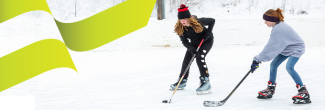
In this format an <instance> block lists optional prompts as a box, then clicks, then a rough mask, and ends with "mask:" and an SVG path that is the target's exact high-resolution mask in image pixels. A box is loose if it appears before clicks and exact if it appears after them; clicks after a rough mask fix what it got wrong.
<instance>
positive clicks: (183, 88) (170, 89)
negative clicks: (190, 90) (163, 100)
mask: <svg viewBox="0 0 325 110" xmlns="http://www.w3.org/2000/svg"><path fill="white" fill-rule="evenodd" d="M184 89H185V88H184V87H183V88H177V90H184ZM169 90H170V91H174V90H175V89H172V88H169Z"/></svg>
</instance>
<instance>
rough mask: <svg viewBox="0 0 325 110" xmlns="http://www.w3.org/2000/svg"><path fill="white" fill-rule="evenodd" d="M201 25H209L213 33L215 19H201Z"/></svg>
mask: <svg viewBox="0 0 325 110" xmlns="http://www.w3.org/2000/svg"><path fill="white" fill-rule="evenodd" d="M199 20H200V22H201V23H203V24H204V25H208V30H209V31H211V32H212V30H213V26H214V22H215V20H214V19H213V18H200V19H199Z"/></svg>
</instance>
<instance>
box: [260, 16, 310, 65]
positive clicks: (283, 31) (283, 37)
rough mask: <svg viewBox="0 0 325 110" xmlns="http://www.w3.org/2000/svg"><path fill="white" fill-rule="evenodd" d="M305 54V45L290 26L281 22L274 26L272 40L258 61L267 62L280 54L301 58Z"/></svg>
mask: <svg viewBox="0 0 325 110" xmlns="http://www.w3.org/2000/svg"><path fill="white" fill-rule="evenodd" d="M304 53H305V43H304V41H303V40H302V39H301V38H300V36H299V35H298V33H297V32H296V31H295V30H293V29H292V27H290V26H289V25H288V24H286V23H284V22H280V23H278V24H276V25H275V26H273V29H272V31H271V35H270V39H269V41H268V43H267V45H266V46H265V47H264V49H263V51H262V52H261V53H260V54H259V55H257V56H255V59H256V60H259V61H262V62H266V61H270V60H272V59H273V58H274V57H276V56H277V55H278V54H281V55H284V56H293V57H297V58H300V57H301V55H302V54H304Z"/></svg>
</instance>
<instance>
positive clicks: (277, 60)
mask: <svg viewBox="0 0 325 110" xmlns="http://www.w3.org/2000/svg"><path fill="white" fill-rule="evenodd" d="M287 58H288V56H283V55H281V54H279V55H278V56H276V57H275V58H274V59H273V61H272V62H271V65H270V79H269V81H271V82H272V84H275V80H276V75H277V71H278V67H279V65H280V64H281V63H282V62H283V61H284V60H286V59H287Z"/></svg>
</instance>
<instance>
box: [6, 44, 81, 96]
mask: <svg viewBox="0 0 325 110" xmlns="http://www.w3.org/2000/svg"><path fill="white" fill-rule="evenodd" d="M61 67H66V68H71V69H74V70H76V71H77V69H76V67H75V66H74V63H73V61H72V59H71V57H70V54H69V52H68V49H67V48H66V46H65V45H64V43H63V42H62V41H60V40H56V39H46V40H41V41H38V42H35V43H33V44H30V45H28V46H26V47H24V48H21V49H19V50H17V51H15V52H12V53H10V54H8V55H6V56H3V57H1V58H0V91H3V90H5V89H8V88H9V87H12V86H14V85H16V84H18V83H21V82H23V81H25V80H28V79H30V78H32V77H34V76H37V75H39V74H41V73H44V72H46V71H48V70H51V69H55V68H61Z"/></svg>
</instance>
